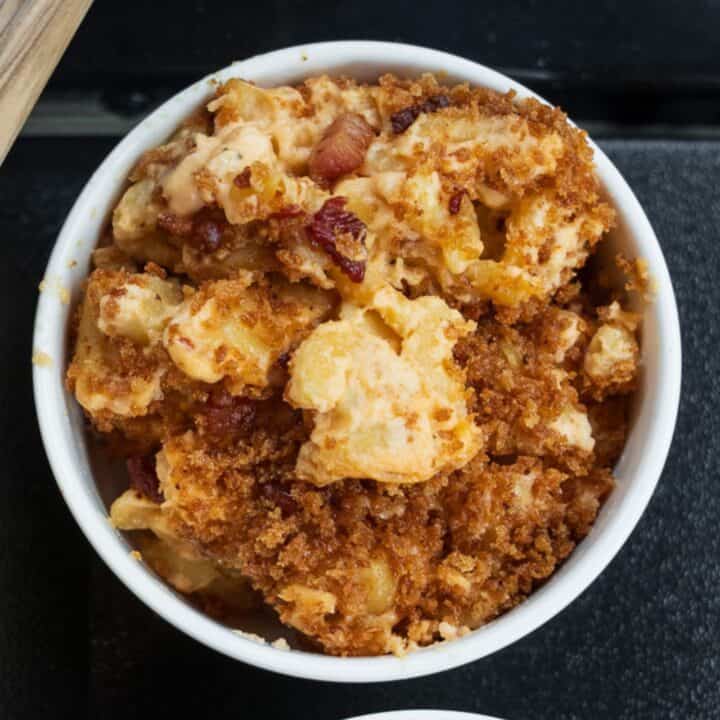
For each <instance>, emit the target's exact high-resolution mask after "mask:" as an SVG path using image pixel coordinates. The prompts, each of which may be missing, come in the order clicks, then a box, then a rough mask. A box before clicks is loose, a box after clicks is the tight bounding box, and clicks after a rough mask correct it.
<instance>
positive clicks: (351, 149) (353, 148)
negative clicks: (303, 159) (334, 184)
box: [308, 113, 375, 185]
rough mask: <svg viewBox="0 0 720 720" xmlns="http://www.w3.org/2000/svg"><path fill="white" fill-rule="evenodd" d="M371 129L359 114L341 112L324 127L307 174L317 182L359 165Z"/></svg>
mask: <svg viewBox="0 0 720 720" xmlns="http://www.w3.org/2000/svg"><path fill="white" fill-rule="evenodd" d="M374 138H375V131H374V130H373V129H372V127H370V125H368V123H367V121H366V120H365V118H364V117H363V116H362V115H358V114H357V113H343V114H342V115H340V116H338V117H337V118H335V120H334V121H333V122H332V123H331V124H330V125H329V126H328V127H327V129H326V130H325V132H324V133H323V136H322V139H321V140H320V142H319V143H318V144H317V145H316V146H315V147H314V148H313V151H312V153H311V154H310V159H309V161H308V168H309V171H310V177H311V178H312V179H313V180H314V181H315V182H317V183H318V184H320V185H326V184H327V183H328V182H329V181H332V180H335V179H336V178H339V177H340V176H341V175H346V174H347V173H349V172H352V171H353V170H355V169H356V168H358V167H360V165H362V162H363V160H364V158H365V153H366V152H367V149H368V148H369V147H370V143H371V142H372V141H373V139H374Z"/></svg>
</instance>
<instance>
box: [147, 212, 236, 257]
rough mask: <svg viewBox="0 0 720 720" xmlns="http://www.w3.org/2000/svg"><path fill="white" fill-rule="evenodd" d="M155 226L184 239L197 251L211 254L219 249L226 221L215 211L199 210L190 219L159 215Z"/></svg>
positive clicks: (172, 215)
mask: <svg viewBox="0 0 720 720" xmlns="http://www.w3.org/2000/svg"><path fill="white" fill-rule="evenodd" d="M157 226H158V227H159V228H160V229H161V230H165V231H167V232H169V233H170V234H171V235H177V236H178V237H181V238H183V239H185V240H186V241H187V242H189V243H190V244H192V245H195V247H197V248H198V249H199V250H202V251H203V252H208V253H211V252H215V250H217V249H218V248H219V247H220V243H221V241H222V234H223V230H224V229H225V227H226V226H227V221H226V220H225V218H224V217H220V216H219V215H218V212H217V211H216V210H210V211H207V210H201V211H200V212H199V213H197V214H196V215H194V216H191V217H180V216H179V215H174V214H173V213H160V214H159V215H158V218H157Z"/></svg>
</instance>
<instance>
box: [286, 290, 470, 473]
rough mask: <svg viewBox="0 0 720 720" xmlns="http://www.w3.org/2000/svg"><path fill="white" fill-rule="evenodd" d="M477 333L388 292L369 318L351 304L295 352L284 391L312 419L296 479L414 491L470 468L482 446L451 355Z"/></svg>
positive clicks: (430, 300)
mask: <svg viewBox="0 0 720 720" xmlns="http://www.w3.org/2000/svg"><path fill="white" fill-rule="evenodd" d="M473 328H474V324H473V323H471V322H468V321H465V320H464V319H463V318H462V316H461V315H460V314H459V313H458V312H456V311H454V310H451V309H450V308H449V307H448V306H447V305H446V304H445V303H444V302H443V301H442V300H440V299H439V298H435V297H425V298H420V299H418V300H414V301H411V300H407V299H406V298H405V297H404V296H403V295H401V294H400V293H398V292H396V291H394V290H392V289H390V288H384V289H383V290H381V291H379V292H378V293H377V294H376V296H375V298H374V303H373V309H372V310H371V309H361V308H358V307H354V306H345V307H344V308H343V312H342V314H341V319H340V320H338V321H334V322H327V323H324V324H323V325H321V326H320V327H318V328H317V329H316V330H315V331H314V332H313V333H312V334H311V335H310V337H309V338H308V339H307V340H305V341H304V342H303V343H302V345H300V347H299V348H298V350H297V351H296V353H295V356H294V358H293V361H292V364H291V377H290V382H289V383H288V386H287V389H286V398H287V400H288V401H289V402H290V403H291V404H292V405H294V406H295V407H299V408H303V409H307V410H313V411H314V413H315V414H314V417H315V427H314V429H313V432H312V435H311V437H310V440H309V442H307V443H305V444H304V445H303V446H302V448H301V450H300V454H299V457H298V461H297V473H298V476H299V477H302V478H304V479H306V480H308V481H310V482H313V483H316V484H318V485H325V484H327V483H330V482H333V481H335V480H339V479H342V478H345V477H358V478H372V479H374V480H378V481H380V482H399V483H413V482H421V481H424V480H427V479H429V478H430V477H432V476H433V475H434V474H436V473H437V472H440V471H450V470H453V469H455V468H457V467H460V466H462V465H464V464H465V463H466V462H467V461H468V460H469V459H470V458H471V457H472V456H473V455H475V453H476V452H477V451H478V449H479V447H480V442H481V438H480V432H479V429H478V428H477V427H476V426H475V424H474V423H473V420H472V418H471V417H470V415H469V414H468V411H467V406H466V390H465V387H464V378H463V375H462V373H461V371H460V370H459V369H458V368H457V367H456V366H455V365H454V362H453V360H452V348H453V346H454V344H455V342H456V340H457V339H458V338H459V337H461V336H462V335H465V334H467V333H469V332H471V331H472V330H473Z"/></svg>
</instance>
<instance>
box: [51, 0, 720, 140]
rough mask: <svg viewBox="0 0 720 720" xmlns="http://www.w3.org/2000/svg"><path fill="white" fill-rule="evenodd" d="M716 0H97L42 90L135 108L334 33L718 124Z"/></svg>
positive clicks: (539, 87) (592, 108)
mask: <svg viewBox="0 0 720 720" xmlns="http://www.w3.org/2000/svg"><path fill="white" fill-rule="evenodd" d="M719 26H720V4H718V2H717V0H662V2H658V1H657V0H632V1H631V2H620V1H619V0H602V1H601V2H597V3H593V4H591V5H588V4H587V3H585V2H575V1H573V0H518V1H517V2H515V1H513V2H497V1H494V0H493V1H483V2H472V1H469V0H444V1H443V2H438V1H437V0H419V1H417V2H414V3H412V4H411V5H408V4H406V3H399V2H398V3H392V2H387V0H364V1H363V2H354V1H353V0H303V1H298V0H265V1H264V2H258V3H243V4H240V3H236V2H219V1H216V2H212V1H202V0H194V1H193V0H190V1H188V0H185V1H184V2H180V1H179V0H175V1H174V2H168V1H167V0H164V1H162V2H147V0H125V1H124V2H121V3H120V2H115V3H112V2H108V0H98V1H97V2H96V3H95V5H94V7H93V8H92V9H91V10H90V12H89V14H88V16H87V18H86V20H85V22H84V23H83V25H82V27H81V28H80V31H79V32H78V35H77V37H76V38H75V40H74V41H73V43H72V45H71V46H70V48H69V50H68V52H67V54H66V56H65V58H64V59H63V61H62V62H61V64H60V67H59V69H58V72H57V73H56V74H55V76H54V78H53V80H52V81H51V83H50V90H51V91H75V90H83V89H84V90H86V91H87V90H92V91H94V90H97V89H102V90H103V91H104V98H105V101H106V103H107V105H108V107H111V108H112V109H114V110H116V111H120V112H127V113H133V112H137V111H139V110H142V109H143V108H145V107H146V106H148V105H152V104H154V103H155V102H156V101H158V100H159V99H161V98H163V97H166V96H167V95H168V94H169V93H170V92H171V91H172V90H174V89H178V88H180V87H183V86H184V85H186V84H187V83H189V82H190V81H193V80H196V79H198V78H199V77H202V76H203V75H205V74H207V73H210V72H213V71H214V70H216V69H218V68H219V67H222V66H224V65H226V64H227V63H228V62H230V61H231V60H240V59H243V58H246V57H249V56H251V55H255V54H257V53H261V52H267V51H269V50H274V49H277V48H281V47H286V46H289V45H296V44H303V43H310V42H315V41H320V40H335V39H354V38H363V39H376V40H393V41H400V42H408V43H414V44H418V45H425V46H428V47H434V48H439V49H441V50H447V51H449V52H453V53H457V54H459V55H462V56H464V57H467V58H470V59H472V60H477V61H478V62H481V63H484V64H487V65H490V66H492V67H496V68H498V69H501V70H503V71H505V72H508V73H509V74H511V75H512V76H513V77H515V78H517V79H519V80H520V81H522V82H526V83H527V84H530V85H532V87H533V88H534V89H535V90H536V91H537V92H539V93H540V94H542V95H544V96H546V97H547V98H548V99H550V100H551V101H552V102H553V103H554V104H559V105H561V106H562V107H564V108H565V109H566V110H567V111H568V112H570V113H571V115H572V116H573V117H575V118H578V119H583V120H594V121H602V122H606V123H612V124H615V123H624V124H631V125H634V126H637V125H638V124H641V123H643V124H647V123H655V124H657V123H662V124H675V123H692V124H694V125H717V124H720V54H719V53H718V52H717V29H718V27H719Z"/></svg>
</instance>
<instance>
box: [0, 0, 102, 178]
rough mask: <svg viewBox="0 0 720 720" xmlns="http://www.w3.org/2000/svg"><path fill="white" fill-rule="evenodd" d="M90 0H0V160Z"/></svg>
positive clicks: (11, 142) (22, 123) (7, 149)
mask: <svg viewBox="0 0 720 720" xmlns="http://www.w3.org/2000/svg"><path fill="white" fill-rule="evenodd" d="M91 3H92V0H0V164H2V162H3V160H4V159H5V156H6V155H7V153H8V151H9V150H10V147H11V146H12V144H13V141H14V140H15V138H16V137H17V134H18V133H19V132H20V129H21V128H22V126H23V125H24V123H25V120H26V119H27V116H28V115H29V114H30V111H31V110H32V108H33V106H34V105H35V101H36V100H37V98H38V95H40V93H41V92H42V89H43V88H44V87H45V84H46V83H47V81H48V78H49V77H50V75H51V74H52V71H53V70H54V69H55V66H56V65H57V64H58V61H59V60H60V57H61V56H62V54H63V52H65V48H66V47H67V46H68V43H69V42H70V39H71V38H72V36H73V35H74V34H75V31H76V30H77V28H78V25H80V22H81V21H82V19H83V17H85V13H86V12H87V10H88V8H89V7H90V5H91Z"/></svg>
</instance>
